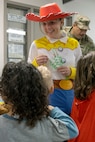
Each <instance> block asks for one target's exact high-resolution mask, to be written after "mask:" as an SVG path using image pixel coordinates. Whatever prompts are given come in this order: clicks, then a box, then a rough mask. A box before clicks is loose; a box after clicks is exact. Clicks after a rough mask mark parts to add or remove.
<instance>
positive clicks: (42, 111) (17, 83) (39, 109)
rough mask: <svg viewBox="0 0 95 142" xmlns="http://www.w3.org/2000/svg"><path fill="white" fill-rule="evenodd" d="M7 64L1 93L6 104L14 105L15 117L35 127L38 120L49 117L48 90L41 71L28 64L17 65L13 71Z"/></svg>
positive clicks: (0, 82) (3, 74)
mask: <svg viewBox="0 0 95 142" xmlns="http://www.w3.org/2000/svg"><path fill="white" fill-rule="evenodd" d="M8 68H10V64H9V63H7V64H6V65H5V67H4V69H3V73H2V78H1V81H0V85H1V89H0V93H1V96H2V98H3V97H4V98H6V100H5V101H6V103H11V104H12V111H13V115H18V120H19V122H21V121H22V120H23V119H25V120H26V124H27V125H29V126H34V125H35V124H36V122H37V120H41V119H42V118H43V116H44V115H46V116H48V115H49V110H48V101H47V95H48V93H49V92H48V89H47V87H46V86H45V84H44V81H43V78H42V75H41V73H40V72H39V70H38V69H37V68H36V67H34V66H33V65H32V64H28V63H26V62H24V61H23V62H19V63H15V66H14V67H12V69H11V70H10V69H9V70H8Z"/></svg>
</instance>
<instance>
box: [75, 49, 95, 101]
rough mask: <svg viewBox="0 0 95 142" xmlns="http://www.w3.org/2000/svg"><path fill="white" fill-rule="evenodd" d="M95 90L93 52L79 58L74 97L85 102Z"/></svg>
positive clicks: (94, 52)
mask: <svg viewBox="0 0 95 142" xmlns="http://www.w3.org/2000/svg"><path fill="white" fill-rule="evenodd" d="M93 89H95V51H92V52H89V53H88V54H87V55H84V56H83V57H81V58H80V60H79V61H78V63H77V72H76V78H75V87H74V90H75V96H76V97H77V98H78V99H81V100H85V99H86V98H88V97H89V95H90V93H91V92H92V91H93Z"/></svg>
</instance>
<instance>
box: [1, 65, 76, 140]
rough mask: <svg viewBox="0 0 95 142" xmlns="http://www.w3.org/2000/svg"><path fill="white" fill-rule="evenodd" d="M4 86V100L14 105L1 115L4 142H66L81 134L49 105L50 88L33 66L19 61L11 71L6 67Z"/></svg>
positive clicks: (67, 118)
mask: <svg viewBox="0 0 95 142" xmlns="http://www.w3.org/2000/svg"><path fill="white" fill-rule="evenodd" d="M4 71H6V74H4ZM0 86H1V87H0V93H1V97H2V99H3V100H4V102H5V103H7V104H9V105H10V106H11V108H10V111H9V113H8V114H4V115H1V116H0V141H1V142H3V141H4V142H13V141H14V142H30V141H31V142H39V141H41V142H45V141H46V142H54V141H57V142H59V141H60V142H63V141H65V140H69V139H71V138H74V137H76V136H77V135H78V129H77V126H76V124H75V122H74V121H73V120H72V119H71V118H70V117H69V116H68V115H67V114H65V113H64V112H62V111H61V110H60V109H59V108H57V107H55V108H54V107H53V106H48V101H47V96H48V88H47V87H46V85H45V84H44V80H43V77H42V75H41V73H40V72H39V70H38V69H37V68H36V67H34V66H33V65H31V64H28V63H25V62H19V63H16V64H15V66H14V67H13V68H12V71H11V72H10V71H8V70H6V66H5V68H4V70H3V73H2V78H1V81H0Z"/></svg>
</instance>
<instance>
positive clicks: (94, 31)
mask: <svg viewBox="0 0 95 142" xmlns="http://www.w3.org/2000/svg"><path fill="white" fill-rule="evenodd" d="M56 2H57V3H58V4H59V5H60V7H61V9H62V10H63V11H64V12H65V11H68V12H78V13H79V14H80V15H84V16H88V17H89V18H90V20H91V22H90V30H89V31H88V32H87V34H88V35H89V36H90V37H91V38H92V39H93V41H94V43H95V16H94V12H95V0H82V1H81V0H72V1H71V2H67V3H66V4H62V0H56ZM74 19H75V17H74Z"/></svg>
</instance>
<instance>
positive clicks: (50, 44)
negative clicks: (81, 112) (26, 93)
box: [26, 3, 81, 114]
mask: <svg viewBox="0 0 95 142" xmlns="http://www.w3.org/2000/svg"><path fill="white" fill-rule="evenodd" d="M73 14H75V13H69V12H62V11H61V9H60V8H59V6H58V5H57V4H56V3H50V4H47V5H44V6H41V7H40V14H39V15H35V14H34V13H28V14H26V18H27V20H30V21H35V22H40V23H43V22H48V21H52V20H57V19H63V18H65V17H67V16H70V15H73ZM61 34H62V38H60V39H59V38H58V39H54V38H50V37H49V36H47V35H46V36H44V37H42V38H40V39H37V40H35V41H33V43H32V44H31V47H30V51H29V56H28V62H29V63H32V64H33V65H34V66H36V67H37V66H39V65H38V64H37V61H36V57H37V56H38V55H41V54H45V55H46V56H47V57H48V59H49V60H48V62H47V63H46V64H44V65H45V66H47V67H48V69H49V70H50V71H51V73H52V79H53V81H54V87H55V89H54V93H53V94H50V95H49V103H50V104H51V105H53V106H58V107H59V108H60V109H61V110H62V111H64V112H65V113H67V114H70V112H71V106H72V101H73V98H74V91H73V80H74V78H75V74H76V64H77V61H78V60H79V58H80V56H81V49H80V45H79V43H78V41H77V40H75V39H73V38H69V37H67V35H66V33H64V32H63V31H61ZM60 66H68V67H70V70H71V74H70V75H69V76H64V75H62V74H61V73H60V72H58V71H57V68H58V67H60Z"/></svg>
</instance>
